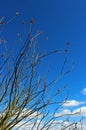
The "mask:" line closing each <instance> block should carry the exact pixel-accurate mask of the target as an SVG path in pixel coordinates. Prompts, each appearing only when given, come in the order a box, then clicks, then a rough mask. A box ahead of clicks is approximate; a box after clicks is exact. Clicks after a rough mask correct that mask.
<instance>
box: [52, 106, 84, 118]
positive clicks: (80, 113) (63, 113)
mask: <svg viewBox="0 0 86 130" xmlns="http://www.w3.org/2000/svg"><path fill="white" fill-rule="evenodd" d="M67 115H70V117H74V116H75V117H77V116H86V106H84V107H80V108H78V109H75V110H73V111H70V110H69V109H64V110H63V111H61V112H59V113H56V114H55V115H54V116H55V117H63V116H67Z"/></svg>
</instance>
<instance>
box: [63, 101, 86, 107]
mask: <svg viewBox="0 0 86 130" xmlns="http://www.w3.org/2000/svg"><path fill="white" fill-rule="evenodd" d="M81 104H84V102H80V101H76V100H67V101H65V102H64V103H63V106H64V107H75V106H79V105H81Z"/></svg>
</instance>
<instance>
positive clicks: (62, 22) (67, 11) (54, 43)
mask: <svg viewBox="0 0 86 130" xmlns="http://www.w3.org/2000/svg"><path fill="white" fill-rule="evenodd" d="M16 11H18V12H19V17H18V18H16V19H15V20H14V21H12V22H10V24H8V25H6V26H5V27H4V31H3V32H2V33H0V35H1V37H4V38H5V39H7V41H8V44H9V46H10V47H12V48H13V44H14V42H15V41H16V40H15V39H16V38H17V33H18V32H20V33H22V35H24V37H25V36H26V34H27V32H28V30H29V20H30V19H31V18H34V19H35V25H34V32H36V30H41V31H42V32H43V36H41V37H40V40H39V43H38V45H39V46H40V48H41V49H43V50H46V52H49V51H51V50H54V49H61V50H62V49H64V48H65V46H66V42H67V41H70V48H69V54H68V56H67V57H68V62H69V63H68V66H69V64H71V62H72V61H75V62H76V64H75V66H74V68H73V70H72V71H71V72H70V73H69V74H68V75H67V76H65V77H63V78H62V80H61V82H59V84H60V85H61V86H62V85H63V84H65V83H66V84H67V85H68V87H69V93H70V99H79V100H85V96H82V95H81V93H80V91H81V90H82V89H83V88H84V87H85V85H86V59H85V58H86V0H1V1H0V17H2V16H5V19H4V20H3V22H6V21H7V20H9V19H10V18H12V17H13V16H14V15H15V12H16ZM23 19H24V20H26V21H27V25H26V26H27V28H25V30H24V31H25V33H23V31H22V29H23V27H22V25H21V21H22V20H23ZM47 36H48V41H46V37H47ZM13 49H14V52H15V51H16V50H17V48H13ZM59 55H60V54H59ZM63 59H64V54H61V55H60V56H58V54H56V55H53V56H51V57H49V65H47V66H46V67H47V68H48V67H50V70H51V72H50V75H49V78H50V80H51V79H53V78H55V77H56V75H57V74H58V72H59V71H60V68H61V67H60V66H61V64H62V61H63ZM45 60H46V59H45ZM45 63H46V61H45Z"/></svg>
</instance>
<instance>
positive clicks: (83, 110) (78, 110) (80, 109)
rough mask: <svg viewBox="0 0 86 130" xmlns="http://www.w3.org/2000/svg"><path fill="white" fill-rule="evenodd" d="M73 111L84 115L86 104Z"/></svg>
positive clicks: (85, 114)
mask: <svg viewBox="0 0 86 130" xmlns="http://www.w3.org/2000/svg"><path fill="white" fill-rule="evenodd" d="M73 113H79V115H81V116H86V106H84V107H81V108H78V109H76V110H74V111H73Z"/></svg>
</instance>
